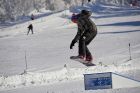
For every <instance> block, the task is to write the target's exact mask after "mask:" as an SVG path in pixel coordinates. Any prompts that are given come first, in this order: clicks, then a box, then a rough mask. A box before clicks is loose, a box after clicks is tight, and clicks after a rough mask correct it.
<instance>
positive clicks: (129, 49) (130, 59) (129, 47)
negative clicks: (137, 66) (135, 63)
mask: <svg viewBox="0 0 140 93" xmlns="http://www.w3.org/2000/svg"><path fill="white" fill-rule="evenodd" d="M129 56H130V59H129V60H132V57H131V45H130V43H129Z"/></svg>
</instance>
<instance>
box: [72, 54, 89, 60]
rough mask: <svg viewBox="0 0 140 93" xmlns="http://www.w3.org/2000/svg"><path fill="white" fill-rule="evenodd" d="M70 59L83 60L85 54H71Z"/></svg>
mask: <svg viewBox="0 0 140 93" xmlns="http://www.w3.org/2000/svg"><path fill="white" fill-rule="evenodd" d="M71 59H82V60H85V59H86V58H85V56H83V55H78V56H72V57H71Z"/></svg>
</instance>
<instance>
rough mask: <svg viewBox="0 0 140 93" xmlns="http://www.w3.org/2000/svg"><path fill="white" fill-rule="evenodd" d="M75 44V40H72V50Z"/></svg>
mask: <svg viewBox="0 0 140 93" xmlns="http://www.w3.org/2000/svg"><path fill="white" fill-rule="evenodd" d="M74 44H75V40H72V42H71V44H70V49H72V47H73V46H74Z"/></svg>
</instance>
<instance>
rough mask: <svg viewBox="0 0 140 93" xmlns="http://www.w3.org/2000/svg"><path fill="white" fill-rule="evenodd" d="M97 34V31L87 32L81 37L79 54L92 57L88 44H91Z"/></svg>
mask: <svg viewBox="0 0 140 93" xmlns="http://www.w3.org/2000/svg"><path fill="white" fill-rule="evenodd" d="M96 35H97V32H94V33H87V34H86V35H85V36H82V37H81V38H80V39H79V51H78V52H79V55H82V56H85V57H91V58H92V54H91V52H90V51H89V49H88V47H87V46H88V45H89V44H90V42H91V41H92V40H93V39H94V38H95V36H96Z"/></svg>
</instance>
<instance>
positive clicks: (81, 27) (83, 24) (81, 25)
mask: <svg viewBox="0 0 140 93" xmlns="http://www.w3.org/2000/svg"><path fill="white" fill-rule="evenodd" d="M90 16H91V12H89V11H84V12H83V11H82V12H81V13H80V14H79V18H78V21H77V25H78V31H77V34H76V36H75V38H74V41H75V42H77V41H78V40H79V39H80V37H88V36H89V35H96V34H97V27H96V25H95V23H94V22H93V21H92V20H91V19H90Z"/></svg>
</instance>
